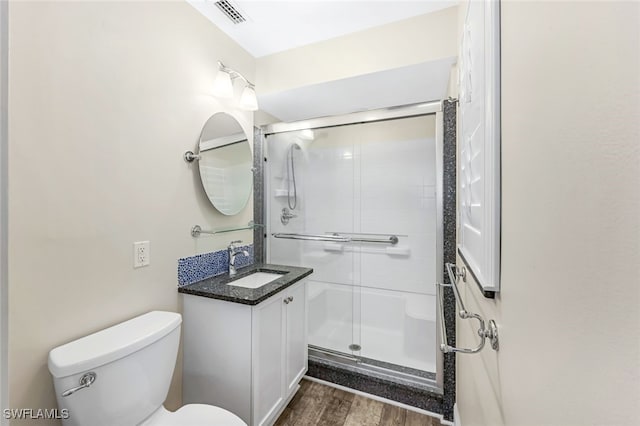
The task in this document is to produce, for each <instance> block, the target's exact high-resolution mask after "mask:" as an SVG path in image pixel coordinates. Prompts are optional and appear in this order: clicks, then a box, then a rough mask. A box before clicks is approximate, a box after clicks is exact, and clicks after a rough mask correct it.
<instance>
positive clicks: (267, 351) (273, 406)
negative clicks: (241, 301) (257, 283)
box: [251, 292, 286, 426]
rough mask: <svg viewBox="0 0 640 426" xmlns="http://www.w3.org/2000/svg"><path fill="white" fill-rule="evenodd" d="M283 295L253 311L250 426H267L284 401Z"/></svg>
mask: <svg viewBox="0 0 640 426" xmlns="http://www.w3.org/2000/svg"><path fill="white" fill-rule="evenodd" d="M285 297H286V292H282V293H279V294H278V295H277V296H274V297H272V298H269V299H267V300H266V301H264V302H262V303H260V304H259V305H257V306H255V307H254V308H253V313H252V316H253V318H252V328H253V332H252V335H253V336H252V340H253V349H252V353H253V390H252V391H253V416H252V421H251V424H252V425H254V426H260V425H264V424H269V422H270V421H271V420H272V417H273V416H274V415H275V414H276V413H277V412H278V411H279V409H280V408H281V404H282V403H283V401H284V390H285V383H284V366H285V345H284V342H285V315H286V304H285V303H284V301H285Z"/></svg>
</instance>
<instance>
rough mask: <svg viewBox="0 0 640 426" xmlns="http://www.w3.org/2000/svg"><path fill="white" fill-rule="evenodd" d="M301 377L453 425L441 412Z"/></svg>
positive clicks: (313, 378)
mask: <svg viewBox="0 0 640 426" xmlns="http://www.w3.org/2000/svg"><path fill="white" fill-rule="evenodd" d="M303 379H305V380H308V381H310V382H316V383H320V384H322V385H325V386H329V387H332V388H336V389H340V390H342V391H345V392H350V393H352V394H355V395H360V396H364V397H365V398H369V399H373V400H375V401H380V402H384V403H385V404H389V405H394V406H396V407H400V408H404V409H406V410H409V411H415V412H416V413H420V414H424V415H426V416H429V417H435V418H436V419H438V420H439V421H440V423H441V424H443V425H447V426H454V425H453V423H451V422H449V421H447V420H444V418H443V417H442V414H438V413H433V412H431V411H427V410H422V409H420V408H416V407H412V406H411V405H407V404H403V403H401V402H398V401H392V400H390V399H387V398H383V397H381V396H377V395H372V394H370V393H366V392H362V391H359V390H355V389H351V388H348V387H346V386H341V385H337V384H335V383H331V382H327V381H326V380H322V379H317V378H315V377H310V376H304V377H303Z"/></svg>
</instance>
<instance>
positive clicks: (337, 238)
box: [271, 232, 399, 244]
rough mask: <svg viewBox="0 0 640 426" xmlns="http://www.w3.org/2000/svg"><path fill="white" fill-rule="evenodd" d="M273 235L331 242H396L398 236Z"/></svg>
mask: <svg viewBox="0 0 640 426" xmlns="http://www.w3.org/2000/svg"><path fill="white" fill-rule="evenodd" d="M271 235H273V237H274V238H285V239H288V240H306V241H329V242H333V243H352V242H353V243H356V242H357V243H383V244H398V241H399V240H398V237H397V236H395V235H391V236H390V237H389V238H386V239H385V238H368V237H364V238H363V237H348V236H345V235H340V234H295V233H282V232H278V233H275V234H271Z"/></svg>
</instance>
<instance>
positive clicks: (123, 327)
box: [49, 311, 182, 377]
mask: <svg viewBox="0 0 640 426" xmlns="http://www.w3.org/2000/svg"><path fill="white" fill-rule="evenodd" d="M181 322H182V316H181V315H180V314H177V313H175V312H163V311H153V312H148V313H146V314H144V315H140V316H138V317H135V318H133V319H130V320H128V321H125V322H122V323H120V324H117V325H114V326H113V327H109V328H106V329H104V330H101V331H98V332H96V333H93V334H90V335H88V336H85V337H82V338H80V339H78V340H74V341H73V342H69V343H67V344H65V345H62V346H58V347H57V348H54V349H52V350H51V352H49V371H50V372H51V374H52V375H53V376H54V377H67V376H71V375H74V374H78V373H81V372H83V371H87V370H90V369H92V368H96V367H99V366H101V365H104V364H108V363H110V362H112V361H115V360H117V359H120V358H123V357H125V356H127V355H129V354H131V353H133V352H136V351H138V350H140V349H142V348H144V347H145V346H148V345H150V344H152V343H153V342H155V341H157V340H159V339H161V338H163V337H164V336H166V335H167V334H169V333H171V332H172V331H173V330H175V329H176V328H177V327H179V326H180V323H181Z"/></svg>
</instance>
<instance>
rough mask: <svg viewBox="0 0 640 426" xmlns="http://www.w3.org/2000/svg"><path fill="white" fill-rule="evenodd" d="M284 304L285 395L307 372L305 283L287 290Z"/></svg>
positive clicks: (288, 393) (289, 392)
mask: <svg viewBox="0 0 640 426" xmlns="http://www.w3.org/2000/svg"><path fill="white" fill-rule="evenodd" d="M285 300H287V301H288V302H289V303H287V304H286V307H287V308H286V311H287V327H286V332H287V334H286V347H287V348H286V351H287V359H286V368H285V373H286V384H287V392H286V395H290V394H291V392H293V391H294V390H295V388H296V386H297V385H298V382H300V379H301V378H302V376H303V375H304V374H305V373H306V372H307V360H308V357H307V284H306V282H302V283H300V284H297V285H295V286H293V287H292V288H291V289H290V290H289V291H288V292H287V299H285Z"/></svg>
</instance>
